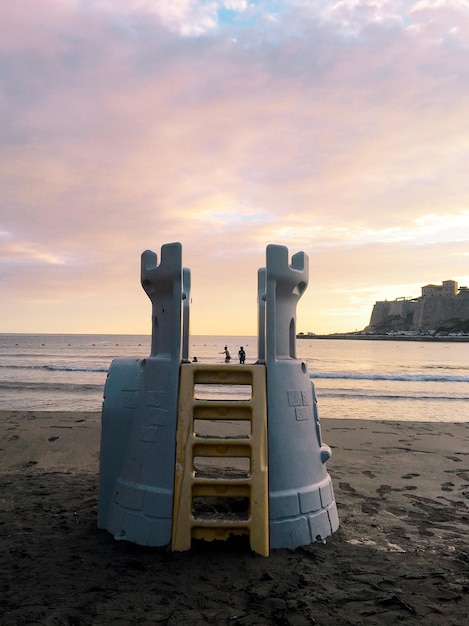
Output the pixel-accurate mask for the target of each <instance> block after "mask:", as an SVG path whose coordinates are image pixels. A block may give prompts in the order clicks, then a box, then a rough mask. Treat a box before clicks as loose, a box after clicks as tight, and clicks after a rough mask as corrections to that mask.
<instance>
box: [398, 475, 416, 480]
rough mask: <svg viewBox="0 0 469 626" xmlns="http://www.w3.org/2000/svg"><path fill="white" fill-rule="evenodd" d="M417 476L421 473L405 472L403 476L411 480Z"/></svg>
mask: <svg viewBox="0 0 469 626" xmlns="http://www.w3.org/2000/svg"><path fill="white" fill-rule="evenodd" d="M417 476H420V474H404V476H401V478H404V479H405V480H410V479H411V478H417Z"/></svg>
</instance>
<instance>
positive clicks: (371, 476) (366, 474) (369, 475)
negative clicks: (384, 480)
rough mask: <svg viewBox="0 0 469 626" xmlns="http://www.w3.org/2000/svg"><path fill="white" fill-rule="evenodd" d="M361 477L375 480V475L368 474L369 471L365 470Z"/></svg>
mask: <svg viewBox="0 0 469 626" xmlns="http://www.w3.org/2000/svg"><path fill="white" fill-rule="evenodd" d="M362 474H363V476H368V478H375V477H376V474H373V472H370V470H365V471H364V472H362Z"/></svg>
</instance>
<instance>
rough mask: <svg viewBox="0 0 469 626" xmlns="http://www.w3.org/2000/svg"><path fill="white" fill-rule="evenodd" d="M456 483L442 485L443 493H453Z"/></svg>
mask: <svg viewBox="0 0 469 626" xmlns="http://www.w3.org/2000/svg"><path fill="white" fill-rule="evenodd" d="M453 487H454V483H442V485H441V491H453Z"/></svg>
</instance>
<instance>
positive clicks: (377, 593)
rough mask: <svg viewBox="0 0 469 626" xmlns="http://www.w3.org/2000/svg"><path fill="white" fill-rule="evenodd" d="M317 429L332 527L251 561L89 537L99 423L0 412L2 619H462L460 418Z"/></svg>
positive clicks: (332, 624)
mask: <svg viewBox="0 0 469 626" xmlns="http://www.w3.org/2000/svg"><path fill="white" fill-rule="evenodd" d="M321 427H322V435H323V439H324V441H325V442H326V443H327V444H329V445H330V446H331V448H332V457H331V459H330V461H328V463H327V468H328V471H329V473H330V475H331V477H332V482H333V486H334V491H335V496H336V501H337V506H338V511H339V518H340V527H339V530H338V531H337V532H336V533H335V534H334V535H333V536H331V537H329V538H328V539H327V541H326V542H325V543H324V544H323V543H319V544H313V545H311V546H306V547H303V548H299V549H297V550H294V551H290V550H275V551H273V552H272V554H271V556H270V557H269V558H264V557H258V556H256V555H253V554H252V553H251V552H250V551H249V550H248V549H247V547H246V544H245V543H242V542H239V541H235V540H233V541H229V542H220V543H218V542H214V543H213V544H211V543H208V542H195V543H194V545H193V548H192V550H191V551H189V552H182V553H171V552H168V551H167V550H166V549H156V548H143V547H140V546H136V545H134V544H128V543H126V542H121V541H115V540H114V539H113V537H112V536H111V535H110V534H109V533H107V532H106V531H100V530H97V528H96V510H97V498H98V472H99V443H100V414H99V413H97V412H92V413H88V412H84V413H76V412H63V411H62V412H32V411H29V412H23V411H0V435H1V439H0V448H1V455H0V481H1V484H0V489H1V493H2V497H1V498H0V506H1V509H2V513H1V517H0V519H1V523H2V524H3V529H4V532H3V533H2V534H1V535H0V549H1V551H2V555H3V567H2V571H1V573H0V585H1V587H2V590H3V594H2V596H1V598H0V608H1V611H2V624H5V626H13V625H16V624H19V623H33V622H34V623H37V624H44V625H45V624H59V623H60V624H61V623H74V624H80V626H92V625H93V626H95V625H96V624H111V623H112V624H114V623H124V622H125V623H143V624H144V623H147V624H154V623H161V624H167V625H171V624H173V625H178V624H185V623H191V624H195V625H202V624H209V623H216V624H220V625H223V624H237V625H239V626H254V625H255V626H262V625H265V626H275V625H277V624H278V625H280V624H282V625H283V624H286V625H290V626H301V625H310V624H312V623H317V624H320V625H321V626H341V625H342V624H343V625H345V624H364V625H367V624H369V625H370V626H371V625H372V624H374V625H376V624H399V623H406V624H410V625H415V626H416V625H417V624H422V623H425V624H426V625H428V626H437V625H438V626H439V625H440V624H442V623H445V624H459V623H464V622H465V619H464V618H465V617H466V616H467V615H468V614H469V599H468V594H467V588H468V585H469V579H468V575H467V573H468V570H467V565H468V563H469V549H468V545H467V525H468V521H469V513H468V508H467V495H468V484H469V466H468V462H469V452H468V450H469V423H428V422H404V421H402V422H390V421H376V422H371V421H362V420H355V419H328V418H324V419H322V420H321ZM123 620H124V621H123Z"/></svg>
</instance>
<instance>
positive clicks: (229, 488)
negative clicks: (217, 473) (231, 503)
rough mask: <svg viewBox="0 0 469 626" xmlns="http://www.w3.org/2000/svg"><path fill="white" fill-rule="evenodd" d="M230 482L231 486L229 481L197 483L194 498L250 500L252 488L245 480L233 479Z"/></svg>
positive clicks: (193, 493) (194, 486)
mask: <svg viewBox="0 0 469 626" xmlns="http://www.w3.org/2000/svg"><path fill="white" fill-rule="evenodd" d="M196 480H197V479H196ZM229 482H230V484H228V482H227V481H218V480H213V481H212V482H207V481H206V482H203V483H195V484H193V485H192V497H197V496H201V497H202V496H205V497H210V496H212V497H218V498H248V497H249V496H250V494H251V487H250V485H249V484H248V483H246V481H245V480H244V481H243V480H242V479H241V480H239V481H237V480H236V479H233V480H231V481H229Z"/></svg>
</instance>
